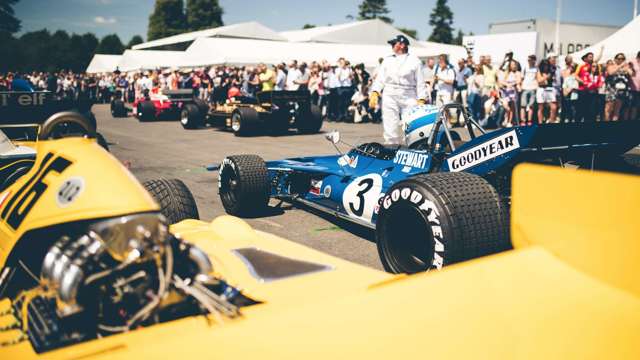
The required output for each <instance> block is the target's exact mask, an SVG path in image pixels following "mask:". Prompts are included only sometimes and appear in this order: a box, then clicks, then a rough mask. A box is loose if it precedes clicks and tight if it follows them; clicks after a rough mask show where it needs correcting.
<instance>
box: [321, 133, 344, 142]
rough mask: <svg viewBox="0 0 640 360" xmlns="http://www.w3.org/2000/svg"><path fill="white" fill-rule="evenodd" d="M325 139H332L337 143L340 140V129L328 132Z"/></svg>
mask: <svg viewBox="0 0 640 360" xmlns="http://www.w3.org/2000/svg"><path fill="white" fill-rule="evenodd" d="M324 137H325V139H327V140H329V141H331V142H332V143H333V144H337V143H339V142H340V132H339V131H338V130H334V131H332V132H330V133H328V134H326V135H325V136H324Z"/></svg>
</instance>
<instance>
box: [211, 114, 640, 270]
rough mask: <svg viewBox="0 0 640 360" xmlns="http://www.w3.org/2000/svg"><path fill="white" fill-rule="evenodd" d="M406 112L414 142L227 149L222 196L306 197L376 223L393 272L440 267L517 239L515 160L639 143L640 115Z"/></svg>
mask: <svg viewBox="0 0 640 360" xmlns="http://www.w3.org/2000/svg"><path fill="white" fill-rule="evenodd" d="M453 113H457V114H458V116H463V117H464V118H465V119H464V120H465V121H464V123H465V124H466V125H465V127H464V128H463V129H462V130H460V129H455V130H454V129H449V127H448V124H449V121H448V118H449V116H452V115H451V114H453ZM404 118H405V119H407V125H406V130H405V133H406V140H407V144H408V146H397V145H394V146H389V145H382V144H379V143H365V144H361V145H358V146H355V147H351V149H350V150H349V151H348V152H346V153H344V154H343V153H340V151H339V147H338V144H340V143H342V144H346V143H344V142H343V141H342V140H341V139H340V134H339V133H337V132H333V133H329V134H327V135H326V137H327V139H328V140H330V141H331V142H332V143H333V144H334V146H335V147H336V149H337V150H338V152H339V154H337V155H331V156H313V157H301V158H291V159H284V160H277V161H267V162H265V161H264V160H263V159H262V158H260V157H259V156H257V155H234V156H228V157H226V158H225V159H224V161H223V163H222V164H221V166H220V174H219V193H220V198H221V200H222V204H223V206H224V208H225V210H226V211H227V212H228V213H229V214H232V215H237V216H255V215H259V214H260V212H261V211H263V210H264V209H265V208H266V207H267V206H268V202H269V199H270V198H276V199H280V200H284V201H288V202H292V203H298V204H304V205H306V206H308V207H310V208H313V209H316V210H320V211H322V212H325V213H330V214H333V215H335V216H337V217H339V218H343V219H346V220H349V221H351V222H353V223H356V224H360V225H362V226H366V227H369V228H372V229H375V233H376V242H377V246H378V251H379V253H380V257H381V260H382V263H383V265H384V267H385V269H386V270H387V271H390V272H396V273H398V272H405V273H413V272H418V271H425V270H429V269H440V268H441V267H442V266H445V265H448V264H451V263H455V262H458V261H462V260H467V259H471V258H475V257H478V256H483V255H487V254H491V253H495V252H499V251H502V250H506V249H508V248H509V247H510V246H511V245H510V241H509V234H508V233H509V229H508V223H509V220H508V206H509V196H510V176H511V172H512V169H513V167H514V166H515V165H516V164H518V163H521V162H537V163H548V164H555V165H560V166H564V167H572V168H576V167H583V168H605V167H607V166H608V167H613V166H618V164H622V159H621V158H620V155H621V154H624V153H626V152H627V151H629V150H630V149H632V148H633V147H634V146H636V145H637V144H638V143H639V142H640V141H638V137H639V135H640V131H639V130H640V122H626V123H592V124H584V123H583V124H549V125H541V126H528V127H513V128H503V129H499V130H496V131H493V132H486V131H485V130H484V129H483V128H482V127H481V126H480V125H479V124H478V123H477V122H476V121H475V120H474V119H472V118H470V117H469V116H468V113H467V112H466V111H465V109H464V108H462V106H460V105H458V104H452V105H448V106H445V107H443V108H440V109H439V108H436V107H433V106H428V105H422V106H417V107H415V108H414V109H412V110H411V111H410V113H409V114H406V115H405V116H404ZM463 139H465V140H463ZM346 145H348V144H346ZM620 166H622V165H620ZM549 186H553V184H549ZM550 211H553V210H552V209H550Z"/></svg>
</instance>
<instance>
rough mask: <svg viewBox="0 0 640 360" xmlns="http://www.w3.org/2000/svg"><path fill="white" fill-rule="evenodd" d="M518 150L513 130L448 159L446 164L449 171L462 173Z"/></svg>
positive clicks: (516, 136)
mask: <svg viewBox="0 0 640 360" xmlns="http://www.w3.org/2000/svg"><path fill="white" fill-rule="evenodd" d="M518 148H520V143H519V142H518V135H516V132H515V130H512V131H509V132H508V133H506V134H503V135H500V136H498V137H496V138H494V139H491V140H489V141H487V142H486V143H483V144H480V145H478V146H474V147H472V148H471V149H469V150H466V151H464V152H462V153H460V154H458V155H455V156H452V157H450V158H449V159H447V163H448V164H449V170H450V171H463V170H465V169H468V168H470V167H473V166H476V165H478V164H480V163H482V162H485V161H487V160H491V159H493V158H495V157H498V156H500V155H502V154H506V153H508V152H509V151H512V150H515V149H518Z"/></svg>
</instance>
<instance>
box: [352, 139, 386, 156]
mask: <svg viewBox="0 0 640 360" xmlns="http://www.w3.org/2000/svg"><path fill="white" fill-rule="evenodd" d="M356 149H357V150H358V151H360V152H361V153H363V154H365V155H369V156H373V157H374V158H378V157H379V156H380V154H381V153H382V151H383V150H384V145H382V144H380V143H376V142H371V143H364V144H360V145H358V147H357V148H356Z"/></svg>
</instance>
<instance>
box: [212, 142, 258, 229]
mask: <svg viewBox="0 0 640 360" xmlns="http://www.w3.org/2000/svg"><path fill="white" fill-rule="evenodd" d="M218 191H219V194H220V200H221V201H222V205H223V206H224V209H225V211H226V212H227V213H228V214H230V215H235V216H241V217H248V216H252V215H256V214H259V213H260V212H261V211H263V210H264V209H266V208H267V206H268V204H269V174H268V171H267V165H266V164H265V162H264V160H262V158H261V157H260V156H258V155H234V156H229V157H226V158H225V159H224V160H223V162H222V165H221V166H220V173H219V175H218Z"/></svg>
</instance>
